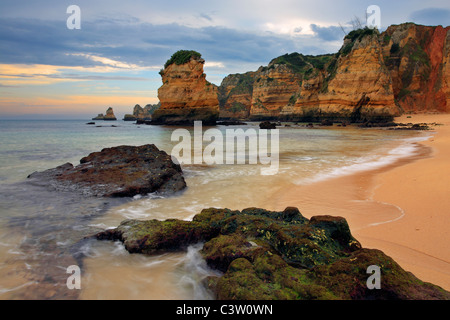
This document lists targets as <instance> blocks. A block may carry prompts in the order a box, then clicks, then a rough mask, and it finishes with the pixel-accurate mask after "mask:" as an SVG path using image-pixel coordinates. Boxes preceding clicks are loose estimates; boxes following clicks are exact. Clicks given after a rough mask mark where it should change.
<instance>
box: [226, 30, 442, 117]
mask: <svg viewBox="0 0 450 320" xmlns="http://www.w3.org/2000/svg"><path fill="white" fill-rule="evenodd" d="M449 31H450V27H446V28H443V27H441V26H437V27H428V26H419V25H415V24H413V23H406V24H402V25H398V26H390V27H389V28H388V29H387V30H386V31H385V32H383V33H382V34H379V32H378V31H376V30H371V29H367V28H366V29H360V30H355V31H352V32H350V33H349V34H348V35H347V36H346V37H345V39H344V44H343V46H342V48H341V50H340V51H339V52H338V53H336V54H335V55H323V56H304V55H301V54H297V53H295V54H290V55H284V56H281V57H278V58H276V59H274V60H273V61H272V62H271V63H270V64H269V66H268V67H261V68H259V70H258V71H256V72H254V73H252V76H251V78H248V76H246V75H248V74H249V73H246V74H242V75H241V74H237V75H230V76H229V77H232V78H233V79H234V80H233V81H230V79H229V77H227V78H225V79H224V81H223V82H222V85H221V86H220V88H219V91H220V92H222V93H225V94H222V96H220V98H219V99H220V100H221V116H222V115H226V116H227V117H228V118H233V117H237V118H242V116H243V115H244V114H246V113H248V118H249V119H254V120H262V119H264V118H275V119H281V120H293V121H320V120H323V119H329V120H338V121H340V120H342V121H344V120H345V121H351V122H364V121H373V122H378V121H390V120H391V119H392V118H393V117H394V116H398V115H400V114H402V113H405V112H450V32H449ZM246 77H247V78H248V79H247V80H245V78H246ZM249 79H250V80H251V81H248V80H249ZM242 83H245V84H247V85H246V87H245V88H244V87H243V86H242V85H241V84H242ZM249 83H250V85H248V84H249ZM233 105H234V108H233ZM238 110H241V111H242V110H245V112H244V113H242V112H241V111H239V112H237V111H238Z"/></svg>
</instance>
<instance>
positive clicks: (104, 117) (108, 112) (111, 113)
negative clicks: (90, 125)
mask: <svg viewBox="0 0 450 320" xmlns="http://www.w3.org/2000/svg"><path fill="white" fill-rule="evenodd" d="M92 120H105V121H116V120H117V118H116V116H115V115H114V110H113V108H111V107H109V108H108V110H106V115H103V113H99V115H98V116H96V117H95V118H92Z"/></svg>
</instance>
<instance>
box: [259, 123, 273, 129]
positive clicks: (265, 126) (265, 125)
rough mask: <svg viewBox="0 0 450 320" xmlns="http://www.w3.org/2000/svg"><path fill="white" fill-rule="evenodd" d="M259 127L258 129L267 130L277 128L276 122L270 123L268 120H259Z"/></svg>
mask: <svg viewBox="0 0 450 320" xmlns="http://www.w3.org/2000/svg"><path fill="white" fill-rule="evenodd" d="M259 128H260V129H267V130H271V129H276V128H277V124H276V123H271V122H270V121H264V122H261V123H260V124H259Z"/></svg>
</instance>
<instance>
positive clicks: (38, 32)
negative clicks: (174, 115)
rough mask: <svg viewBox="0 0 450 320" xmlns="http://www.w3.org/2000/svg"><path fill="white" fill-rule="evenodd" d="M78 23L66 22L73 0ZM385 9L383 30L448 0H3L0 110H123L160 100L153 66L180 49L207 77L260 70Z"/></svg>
mask: <svg viewBox="0 0 450 320" xmlns="http://www.w3.org/2000/svg"><path fill="white" fill-rule="evenodd" d="M73 4H75V5H78V6H79V7H80V9H81V29H80V30H69V29H67V27H66V21H67V19H68V18H69V16H70V14H67V13H66V9H67V7H68V6H70V5H73ZM369 5H378V6H379V7H380V9H381V30H384V29H385V28H387V27H388V26H389V25H391V24H399V23H403V22H408V21H412V22H416V23H418V24H425V25H439V24H440V25H443V26H447V25H449V21H450V3H449V1H426V2H424V1H392V0H391V1H384V0H383V1H361V0H358V1H356V0H347V1H328V0H315V1H299V0H297V1H294V0H289V1H283V0H279V1H267V0H258V1H255V0H247V1H246V0H240V1H235V0H230V1H212V0H209V1H200V0H191V1H180V0H177V1H170V0H166V1H149V0H147V1H144V0H138V1H115V0H112V1H104V0H101V1H86V0H70V1H63V0H48V1H26V0H15V1H10V0H1V1H0V25H1V28H0V118H5V117H14V116H16V115H25V114H29V115H30V114H31V115H35V114H40V115H44V116H45V115H48V116H50V115H51V116H53V117H55V116H56V117H58V116H60V117H78V118H80V117H81V118H83V117H88V116H91V115H92V116H93V115H96V114H97V113H100V112H104V111H105V110H106V109H107V107H109V106H112V107H113V108H114V109H115V111H116V114H117V115H118V116H119V117H121V116H122V115H123V114H124V113H129V112H131V110H132V108H133V106H134V105H135V104H141V105H145V104H147V103H156V102H157V101H158V99H157V89H158V87H159V86H160V85H161V78H160V76H159V74H158V71H159V70H160V69H161V68H162V66H163V64H164V63H165V61H166V60H167V59H168V58H170V56H171V55H172V54H173V53H174V52H175V51H177V50H179V49H192V50H196V51H199V52H200V53H201V54H202V56H203V58H204V59H205V60H206V65H205V73H206V74H207V79H208V80H209V81H211V82H213V83H215V84H217V85H219V84H220V82H221V80H222V79H223V78H224V77H225V76H226V75H228V74H230V73H242V72H246V71H252V70H256V69H257V68H258V67H259V66H261V65H267V64H268V62H269V61H270V60H271V59H273V58H275V57H277V56H279V55H282V54H285V53H291V52H300V53H303V54H323V53H332V52H336V51H338V50H339V48H340V46H341V44H342V39H343V37H344V33H343V32H342V30H341V27H340V26H343V27H344V28H345V29H346V30H350V29H351V21H352V20H354V19H355V17H358V18H359V19H360V20H361V21H362V22H364V20H365V11H366V8H367V7H368V6H369Z"/></svg>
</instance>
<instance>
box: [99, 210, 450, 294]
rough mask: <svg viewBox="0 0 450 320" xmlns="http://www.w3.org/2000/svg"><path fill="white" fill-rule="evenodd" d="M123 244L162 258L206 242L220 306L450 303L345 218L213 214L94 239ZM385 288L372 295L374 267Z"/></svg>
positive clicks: (136, 224) (126, 228)
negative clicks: (371, 245)
mask: <svg viewBox="0 0 450 320" xmlns="http://www.w3.org/2000/svg"><path fill="white" fill-rule="evenodd" d="M96 238H97V239H100V240H119V241H122V242H123V243H124V245H125V248H126V249H127V250H128V251H129V252H130V253H144V254H159V253H163V252H167V251H178V250H184V249H186V248H187V247H188V246H189V245H193V244H196V243H204V244H203V248H202V250H201V254H202V255H203V257H204V259H205V260H206V262H207V264H208V265H209V266H210V267H211V268H213V269H216V270H219V271H221V272H222V273H223V275H222V276H220V277H209V278H207V279H206V281H204V284H205V285H206V286H208V288H209V289H210V290H212V291H213V292H214V293H215V296H216V298H217V299H220V300H273V299H277V300H297V299H300V300H312V299H314V300H316V299H321V300H335V299H336V300H365V299H405V300H414V299H420V300H423V299H426V300H428V299H446V300H448V299H450V293H449V292H447V291H445V290H443V289H442V288H440V287H438V286H436V285H433V284H430V283H425V282H422V281H421V280H419V279H417V278H416V277H415V276H414V275H413V274H411V273H409V272H406V271H405V270H403V269H402V268H401V267H400V266H399V265H398V264H397V263H396V262H395V261H394V260H392V259H391V258H390V257H388V256H386V255H385V254H384V253H383V252H381V251H379V250H374V249H363V248H362V247H361V244H360V243H359V242H358V241H357V240H356V239H355V238H354V237H353V236H352V234H351V232H350V228H349V226H348V223H347V221H346V220H345V219H344V218H342V217H332V216H316V217H312V218H311V219H310V220H308V219H306V218H305V217H303V216H302V214H301V213H300V211H299V210H298V209H297V208H292V207H290V208H286V209H285V210H284V211H280V212H278V211H269V210H265V209H259V208H248V209H244V210H242V211H238V210H230V209H217V208H209V209H204V210H202V212H201V213H200V214H198V215H196V216H195V217H194V218H193V220H192V221H181V220H174V219H170V220H166V221H157V220H151V221H138V220H126V221H124V222H122V223H121V224H120V226H119V227H117V228H116V229H112V230H106V231H104V232H100V233H98V234H97V235H96ZM373 265H376V266H379V267H380V270H381V277H382V278H381V283H382V286H381V289H380V290H370V289H369V288H368V286H367V280H368V278H369V276H370V275H368V274H367V270H368V267H369V266H373Z"/></svg>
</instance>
